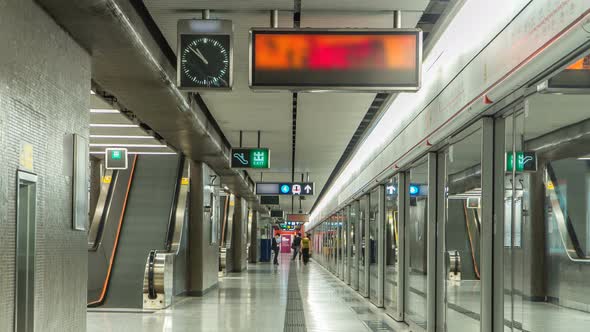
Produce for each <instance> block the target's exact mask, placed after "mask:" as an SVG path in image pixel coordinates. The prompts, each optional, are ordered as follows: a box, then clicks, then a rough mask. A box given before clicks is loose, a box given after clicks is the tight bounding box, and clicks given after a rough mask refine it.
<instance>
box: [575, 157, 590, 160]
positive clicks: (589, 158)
mask: <svg viewBox="0 0 590 332" xmlns="http://www.w3.org/2000/svg"><path fill="white" fill-rule="evenodd" d="M578 160H590V157H581V158H578Z"/></svg>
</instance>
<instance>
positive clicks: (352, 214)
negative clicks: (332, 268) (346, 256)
mask: <svg viewBox="0 0 590 332" xmlns="http://www.w3.org/2000/svg"><path fill="white" fill-rule="evenodd" d="M358 216H359V202H358V201H354V202H352V203H351V204H350V209H349V218H348V220H349V221H350V227H349V233H350V234H349V236H350V237H349V239H350V287H352V289H354V290H358V289H359V269H358V265H359V259H358V256H359V255H358V251H359V242H360V241H359V236H358V234H359V233H358V230H359V227H358V224H359V218H358Z"/></svg>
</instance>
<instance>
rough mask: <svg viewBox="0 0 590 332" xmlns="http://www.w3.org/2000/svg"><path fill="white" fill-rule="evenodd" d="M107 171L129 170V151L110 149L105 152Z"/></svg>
mask: <svg viewBox="0 0 590 332" xmlns="http://www.w3.org/2000/svg"><path fill="white" fill-rule="evenodd" d="M105 157H106V158H105V159H106V160H105V167H106V169H127V159H128V158H127V149H125V148H108V149H106V150H105Z"/></svg>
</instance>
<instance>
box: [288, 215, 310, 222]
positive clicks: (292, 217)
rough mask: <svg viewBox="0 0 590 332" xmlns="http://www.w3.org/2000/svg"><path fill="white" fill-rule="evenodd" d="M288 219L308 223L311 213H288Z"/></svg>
mask: <svg viewBox="0 0 590 332" xmlns="http://www.w3.org/2000/svg"><path fill="white" fill-rule="evenodd" d="M287 221H288V222H294V223H306V222H308V221H309V214H304V213H288V214H287Z"/></svg>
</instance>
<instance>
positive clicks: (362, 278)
mask: <svg viewBox="0 0 590 332" xmlns="http://www.w3.org/2000/svg"><path fill="white" fill-rule="evenodd" d="M368 213H369V196H368V195H365V196H363V197H362V198H361V199H360V202H359V230H360V234H359V235H360V240H361V241H360V242H361V243H360V251H359V265H358V266H359V293H360V294H361V295H363V296H365V297H369V262H368V258H369V236H368V235H369V234H368V231H367V228H368V224H367V219H368Z"/></svg>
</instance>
